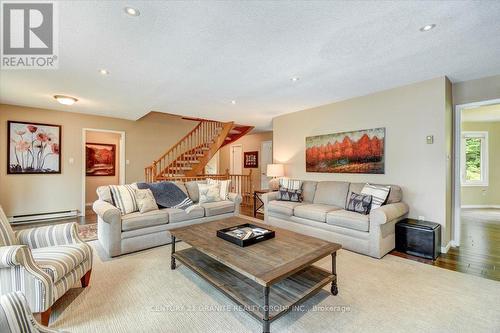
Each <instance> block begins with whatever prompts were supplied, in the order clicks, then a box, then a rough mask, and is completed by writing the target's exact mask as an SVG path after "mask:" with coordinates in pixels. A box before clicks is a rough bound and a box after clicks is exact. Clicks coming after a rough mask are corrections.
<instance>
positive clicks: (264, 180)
mask: <svg viewBox="0 0 500 333" xmlns="http://www.w3.org/2000/svg"><path fill="white" fill-rule="evenodd" d="M260 151H261V154H260V156H261V157H260V159H261V161H260V188H261V189H263V190H265V189H268V188H269V180H270V179H271V178H270V177H267V165H268V164H272V163H273V142H272V141H263V142H262V143H261V147H260Z"/></svg>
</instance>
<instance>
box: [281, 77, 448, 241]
mask: <svg viewBox="0 0 500 333" xmlns="http://www.w3.org/2000/svg"><path fill="white" fill-rule="evenodd" d="M449 91H450V87H449V82H448V80H447V79H446V78H445V77H441V78H436V79H433V80H428V81H424V82H419V83H416V84H412V85H408V86H404V87H399V88H395V89H391V90H387V91H383V92H379V93H375V94H371V95H368V96H363V97H357V98H353V99H350V100H346V101H342V102H338V103H333V104H328V105H324V106H320V107H317V108H313V109H308V110H303V111H300V112H295V113H291V114H286V115H282V116H279V117H276V118H274V120H273V134H274V135H273V141H274V160H275V162H278V163H285V164H286V175H287V176H289V177H294V178H300V179H308V180H344V181H353V182H374V183H382V184H397V185H400V186H402V188H403V196H404V199H403V200H404V201H405V202H407V203H408V204H409V205H410V217H418V216H424V217H425V218H426V219H427V220H430V221H435V222H438V223H440V224H442V225H443V243H444V244H446V243H447V242H448V240H449V235H450V231H449V230H446V231H444V229H445V227H446V226H447V225H448V229H449V225H450V216H447V207H446V206H447V204H448V205H450V204H451V202H450V200H449V199H448V200H447V197H448V196H449V193H448V194H447V192H449V191H450V187H451V184H447V177H448V178H449V176H450V175H451V170H450V163H449V160H447V158H448V155H449V154H450V152H451V149H450V145H451V141H450V137H451V129H450V126H451V125H450V124H451V103H450V101H449V99H451V95H450V94H449ZM447 100H448V103H447ZM448 109H450V110H448ZM448 118H450V119H448ZM376 127H385V128H386V142H385V160H386V162H385V174H383V175H370V174H328V173H308V172H306V171H305V170H306V169H305V138H306V137H307V136H311V135H318V134H328V133H335V132H345V131H353V130H360V129H369V128H376ZM427 135H434V144H427V143H426V136H427ZM450 212H451V211H450V210H449V207H448V215H450V214H451V213H450Z"/></svg>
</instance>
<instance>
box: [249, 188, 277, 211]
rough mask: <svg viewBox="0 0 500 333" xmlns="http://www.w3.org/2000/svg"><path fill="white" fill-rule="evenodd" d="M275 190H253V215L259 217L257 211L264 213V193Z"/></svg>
mask: <svg viewBox="0 0 500 333" xmlns="http://www.w3.org/2000/svg"><path fill="white" fill-rule="evenodd" d="M269 192H273V190H270V189H263V190H255V191H253V217H257V213H260V214H264V210H263V209H262V207H264V202H263V201H262V194H264V193H269Z"/></svg>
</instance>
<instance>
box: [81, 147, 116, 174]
mask: <svg viewBox="0 0 500 333" xmlns="http://www.w3.org/2000/svg"><path fill="white" fill-rule="evenodd" d="M85 150H86V160H85V164H86V175H87V176H114V175H115V160H116V153H115V152H116V148H115V145H113V144H103V143H87V144H86V145H85Z"/></svg>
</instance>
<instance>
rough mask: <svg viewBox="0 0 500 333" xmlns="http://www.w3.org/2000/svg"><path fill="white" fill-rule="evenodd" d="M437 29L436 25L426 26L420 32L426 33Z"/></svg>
mask: <svg viewBox="0 0 500 333" xmlns="http://www.w3.org/2000/svg"><path fill="white" fill-rule="evenodd" d="M435 27H436V25H435V24H427V25H424V26H423V27H422V28H420V31H422V32H426V31H429V30H432V29H434V28H435Z"/></svg>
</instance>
